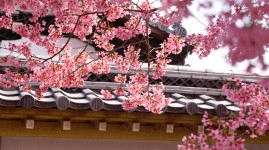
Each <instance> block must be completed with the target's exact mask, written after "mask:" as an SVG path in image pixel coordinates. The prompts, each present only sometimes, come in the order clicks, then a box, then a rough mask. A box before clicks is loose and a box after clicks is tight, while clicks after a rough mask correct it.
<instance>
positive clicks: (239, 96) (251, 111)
mask: <svg viewBox="0 0 269 150" xmlns="http://www.w3.org/2000/svg"><path fill="white" fill-rule="evenodd" d="M223 88H224V89H225V90H226V92H227V97H228V98H230V99H232V100H233V101H234V102H235V103H236V104H237V105H239V106H240V112H239V114H238V115H237V117H236V118H235V119H230V120H227V121H223V123H226V124H227V126H229V127H230V128H232V129H237V128H238V127H240V126H247V127H248V128H249V130H250V132H251V135H252V137H254V136H255V135H262V134H264V133H265V132H266V131H267V130H269V113H268V110H269V103H268V99H269V97H268V90H267V89H266V88H264V87H262V86H260V85H258V84H246V83H242V82H240V80H239V79H234V80H233V82H231V83H228V84H226V85H224V87H223Z"/></svg>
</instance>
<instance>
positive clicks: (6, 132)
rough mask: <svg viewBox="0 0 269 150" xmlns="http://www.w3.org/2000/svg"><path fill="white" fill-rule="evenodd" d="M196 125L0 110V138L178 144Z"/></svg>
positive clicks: (181, 118) (162, 118)
mask: <svg viewBox="0 0 269 150" xmlns="http://www.w3.org/2000/svg"><path fill="white" fill-rule="evenodd" d="M26 119H34V120H35V125H34V129H26V128H25V120H26ZM63 120H71V130H69V131H64V130H63V129H62V124H61V123H62V122H61V121H63ZM98 121H104V122H107V128H106V131H98V128H97V124H98ZM200 121H201V116H200V115H187V114H160V115H155V114H152V113H139V112H133V113H128V112H123V111H122V112H119V111H97V112H94V111H90V110H58V109H40V108H32V109H24V108H19V107H14V108H13V107H0V136H27V137H57V138H89V139H126V140H127V139H128V140H162V141H180V140H181V138H182V137H183V136H185V135H189V134H190V133H195V134H196V133H197V125H198V124H200ZM131 122H140V123H141V125H140V131H139V132H132V131H131V129H130V127H129V126H128V123H131ZM166 123H169V124H171V123H172V124H174V131H173V133H166V132H165V124H166ZM244 138H247V137H244ZM247 143H256V144H267V143H268V144H269V136H268V134H265V136H260V137H259V138H257V139H249V138H247Z"/></svg>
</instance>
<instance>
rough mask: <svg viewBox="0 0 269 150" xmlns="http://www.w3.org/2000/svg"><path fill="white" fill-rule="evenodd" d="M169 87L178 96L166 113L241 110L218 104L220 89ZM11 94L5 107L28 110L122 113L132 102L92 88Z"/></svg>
mask: <svg viewBox="0 0 269 150" xmlns="http://www.w3.org/2000/svg"><path fill="white" fill-rule="evenodd" d="M167 87H168V88H170V90H171V89H173V90H174V93H171V94H169V95H170V97H169V98H170V100H171V103H170V104H169V105H168V106H167V107H165V108H164V109H163V111H164V113H188V114H202V113H204V112H205V111H208V112H209V113H211V114H216V115H220V116H223V115H225V114H226V113H227V111H238V110H240V108H239V107H237V106H236V105H234V104H233V103H232V102H231V101H229V100H221V101H218V99H215V98H214V95H208V93H210V91H213V92H219V91H220V89H208V88H199V87H197V88H196V87H183V86H180V87H179V86H167ZM173 90H172V91H173ZM10 91H12V92H10ZM10 91H8V90H5V91H4V92H0V105H1V106H21V107H24V108H31V107H37V108H58V109H60V110H64V109H89V110H94V111H101V110H108V111H122V110H123V108H122V102H124V101H126V100H128V96H115V95H113V99H111V100H105V99H104V98H103V96H102V95H101V94H100V93H99V92H100V90H98V89H93V88H92V87H91V89H89V88H84V89H81V90H78V91H73V92H75V93H71V92H66V91H63V90H61V89H56V88H54V89H49V92H47V94H46V97H43V98H40V99H38V98H36V97H34V96H33V95H32V92H30V93H27V92H24V91H21V90H18V91H17V92H14V91H16V90H14V89H13V90H10ZM186 91H188V92H186ZM194 91H200V92H205V93H204V94H203V95H199V94H198V95H197V97H198V98H189V96H190V95H191V94H193V93H194ZM7 93H11V94H7ZM168 93H169V92H168ZM186 94H187V95H186ZM131 111H138V112H149V111H147V110H146V109H145V107H143V106H139V107H137V108H136V109H134V110H131ZM131 111H129V112H131Z"/></svg>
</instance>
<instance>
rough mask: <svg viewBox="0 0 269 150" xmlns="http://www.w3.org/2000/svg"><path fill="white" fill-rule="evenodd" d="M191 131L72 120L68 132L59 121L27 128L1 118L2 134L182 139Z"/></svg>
mask: <svg viewBox="0 0 269 150" xmlns="http://www.w3.org/2000/svg"><path fill="white" fill-rule="evenodd" d="M190 133H191V132H190V131H189V130H186V129H184V128H181V127H175V128H174V133H171V134H168V133H165V132H156V131H155V130H153V125H144V126H140V132H133V131H131V130H129V129H127V128H123V126H122V124H109V123H107V127H106V131H105V132H100V131H99V130H98V129H96V127H95V125H94V124H93V123H89V122H72V130H69V131H68V132H66V131H64V130H63V129H62V127H61V126H59V122H57V121H35V128H34V129H33V130H27V129H26V128H25V126H24V124H23V122H22V121H21V120H0V136H26V137H57V138H89V139H126V140H162V141H180V138H181V137H182V136H183V135H188V134H190Z"/></svg>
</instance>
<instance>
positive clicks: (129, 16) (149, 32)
mask: <svg viewBox="0 0 269 150" xmlns="http://www.w3.org/2000/svg"><path fill="white" fill-rule="evenodd" d="M160 2H161V6H158V7H156V6H155V4H154V3H152V2H151V1H149V0H142V1H140V2H138V3H136V2H134V1H131V0H105V1H104V0H94V1H89V0H82V1H79V2H78V1H77V0H0V10H1V16H0V28H1V31H2V30H5V31H12V32H14V33H17V34H19V35H20V36H21V37H23V38H26V39H27V40H28V41H30V42H22V43H19V44H12V43H10V44H7V45H4V46H2V47H1V49H3V50H6V51H8V54H6V55H5V56H1V57H0V63H2V64H5V65H7V66H10V67H7V68H6V69H5V71H4V74H0V86H4V87H8V88H9V87H22V89H23V90H25V91H30V89H31V85H30V84H29V83H30V82H36V83H38V84H39V87H37V88H36V90H35V93H36V94H35V96H36V97H38V98H41V97H42V96H43V95H42V93H44V92H45V91H46V90H48V89H49V88H53V87H57V88H62V87H63V88H70V87H82V86H83V85H84V81H85V80H86V79H87V77H88V76H89V75H91V74H98V75H100V74H108V73H110V71H111V67H115V68H116V70H117V72H119V75H116V76H115V79H114V80H115V82H117V83H118V84H120V85H119V86H118V87H116V88H115V89H114V90H115V93H116V94H117V95H118V96H120V95H121V96H126V97H128V100H126V101H124V102H123V108H124V109H125V110H130V111H131V110H134V109H136V108H137V107H138V106H141V107H144V108H145V109H147V110H149V111H151V112H153V113H157V114H159V113H162V111H163V109H164V108H165V106H167V105H168V104H169V99H168V98H166V97H165V95H164V93H163V90H164V85H163V84H162V83H160V82H159V83H158V82H156V83H155V84H150V78H152V79H159V78H161V77H162V76H164V75H165V68H166V67H167V65H168V64H169V63H170V62H171V57H169V56H170V54H179V53H181V52H182V49H183V48H184V47H185V46H186V45H187V44H188V45H192V46H194V49H193V52H194V53H196V54H197V55H199V56H200V58H203V57H206V56H208V55H209V54H210V53H211V52H212V51H213V50H218V49H220V48H221V47H227V48H228V49H229V59H230V60H231V63H232V64H233V65H234V64H236V63H237V62H241V61H244V60H249V59H253V58H258V60H259V61H258V62H259V63H260V65H261V66H262V69H267V67H268V64H266V63H265V61H264V58H263V54H264V53H265V52H266V50H267V49H268V44H269V40H268V37H267V35H268V33H269V32H268V31H269V30H268V29H269V25H268V22H269V17H268V16H269V9H268V8H269V7H268V5H269V4H268V2H267V1H264V0H253V1H250V0H249V1H228V0H221V1H219V2H222V4H223V6H225V8H226V9H223V10H220V12H219V13H218V14H214V15H211V14H210V15H208V14H204V17H206V18H207V19H208V21H209V23H208V25H206V26H207V27H206V34H189V35H186V36H185V37H183V36H182V35H181V36H179V35H177V34H176V32H175V33H174V34H172V33H171V32H170V33H169V35H167V36H166V35H164V38H165V39H164V40H163V41H160V42H159V43H160V45H159V46H155V47H153V46H152V43H151V42H150V39H151V38H152V36H153V35H154V31H155V30H162V29H163V28H166V29H170V28H171V27H174V26H175V25H178V24H179V23H180V22H181V21H182V19H184V18H188V17H190V16H192V14H191V13H190V11H189V6H191V5H194V1H192V0H180V1H174V0H161V1H160ZM197 3H198V5H199V9H203V8H206V9H208V10H210V9H212V8H213V6H214V5H213V1H212V0H207V1H206V2H203V3H199V2H197ZM18 13H19V16H23V18H16V17H14V16H16V14H18ZM48 16H53V19H52V20H51V21H47V20H46V19H44V18H46V17H48ZM16 22H19V23H16ZM150 22H155V23H158V27H153V25H150ZM44 34H45V35H46V36H45V37H44V36H43V35H44ZM0 36H1V37H0V38H1V39H2V38H7V39H8V37H5V35H0ZM61 38H66V39H67V41H66V42H65V43H64V44H63V45H60V46H59V45H57V44H58V42H59V40H60V39H61ZM71 38H77V39H79V40H80V41H82V42H84V44H85V45H83V46H82V47H79V48H78V49H79V50H78V52H77V53H76V54H72V50H74V49H75V47H72V46H71ZM115 41H118V42H115ZM115 43H121V44H115ZM159 43H158V44H159ZM33 44H36V45H37V46H40V47H43V49H44V50H42V53H45V54H48V56H46V57H40V56H36V55H35V54H34V53H33V51H32V49H33V47H32V45H33ZM89 45H93V46H95V48H96V49H98V50H97V51H93V50H90V51H88V50H87V47H89ZM40 51H41V50H40ZM155 54H156V56H155ZM152 55H154V57H152ZM141 56H146V57H147V58H146V59H145V60H141ZM142 62H143V63H147V65H146V67H145V65H143V64H142ZM256 65H258V64H250V66H249V67H248V70H251V68H253V67H255V66H256ZM12 68H13V69H12ZM14 68H15V69H14ZM20 69H24V71H16V70H20ZM261 83H263V85H264V86H265V85H268V79H265V80H263V81H261ZM223 88H224V89H225V90H226V92H227V97H228V98H230V99H231V100H232V101H234V102H235V103H236V104H237V105H238V106H240V112H239V113H238V114H234V116H227V117H228V119H223V118H220V120H219V121H218V123H219V124H220V126H221V128H215V129H214V125H213V122H212V120H210V118H209V117H208V114H205V116H204V118H203V120H202V123H203V124H204V126H205V127H207V129H208V130H207V133H206V134H200V135H198V136H196V135H194V134H192V135H190V136H187V137H185V138H183V145H182V146H179V149H216V148H218V147H224V149H244V145H243V144H244V140H243V139H241V138H235V137H234V136H233V135H228V134H227V133H226V132H225V131H224V129H227V128H229V129H233V130H236V129H238V128H240V127H242V126H244V127H247V128H248V133H249V136H251V137H253V138H255V137H256V136H259V135H262V134H264V133H265V132H266V131H267V130H268V122H269V113H268V108H269V107H268V90H267V89H266V88H265V87H263V86H261V85H257V84H245V83H242V82H240V81H239V80H238V81H237V80H233V81H231V82H228V83H227V84H226V85H224V87H223ZM101 93H102V94H103V97H104V98H105V99H111V98H112V94H111V90H108V89H103V90H102V91H101ZM229 117H230V118H229ZM207 139H212V140H214V141H215V142H213V144H209V143H208V142H207ZM197 143H198V144H197Z"/></svg>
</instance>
